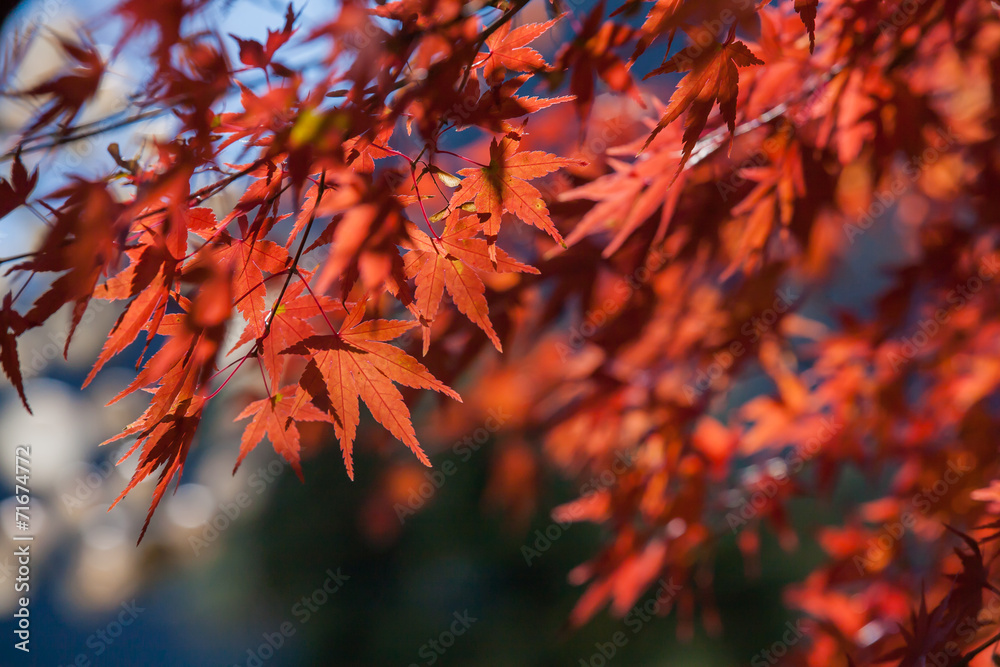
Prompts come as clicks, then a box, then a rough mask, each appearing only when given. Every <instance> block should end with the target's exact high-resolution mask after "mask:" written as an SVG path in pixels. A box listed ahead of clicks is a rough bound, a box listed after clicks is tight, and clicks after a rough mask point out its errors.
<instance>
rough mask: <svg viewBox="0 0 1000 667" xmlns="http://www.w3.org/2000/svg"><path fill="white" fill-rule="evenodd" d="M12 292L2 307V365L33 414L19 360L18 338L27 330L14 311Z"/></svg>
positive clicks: (25, 406) (5, 298) (6, 297)
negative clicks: (29, 405)
mask: <svg viewBox="0 0 1000 667" xmlns="http://www.w3.org/2000/svg"><path fill="white" fill-rule="evenodd" d="M11 296H12V295H11V294H10V292H8V293H7V294H5V295H4V298H3V307H0V365H2V366H3V372H4V373H5V374H6V375H7V377H8V378H9V379H10V381H11V384H13V385H14V388H15V389H17V395H18V396H20V397H21V403H23V404H24V409H25V410H27V411H28V412H31V408H30V407H28V399H27V397H26V396H25V395H24V380H23V378H22V377H21V363H20V361H18V358H17V336H18V335H19V334H20V333H21V332H22V331H24V330H25V329H26V328H27V323H26V322H25V321H24V318H22V317H21V315H20V314H19V313H18V312H17V311H16V310H14V308H13V303H12V298H11Z"/></svg>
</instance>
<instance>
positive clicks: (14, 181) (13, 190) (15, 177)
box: [0, 150, 38, 218]
mask: <svg viewBox="0 0 1000 667" xmlns="http://www.w3.org/2000/svg"><path fill="white" fill-rule="evenodd" d="M36 183H38V169H35V170H34V171H33V172H31V176H28V170H27V169H25V167H24V163H23V162H22V161H21V151H20V150H18V151H17V152H16V153H15V154H14V162H13V164H12V165H11V168H10V180H9V181H7V180H4V179H2V178H0V218H2V217H4V216H5V215H7V214H8V213H10V212H11V211H13V210H14V209H15V208H17V207H18V206H21V205H23V204H24V203H25V202H26V201H28V195H30V194H31V191H32V190H34V189H35V184H36Z"/></svg>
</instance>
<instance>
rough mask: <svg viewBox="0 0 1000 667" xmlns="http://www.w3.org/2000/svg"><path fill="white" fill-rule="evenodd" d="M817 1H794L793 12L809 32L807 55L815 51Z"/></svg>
mask: <svg viewBox="0 0 1000 667" xmlns="http://www.w3.org/2000/svg"><path fill="white" fill-rule="evenodd" d="M818 7H819V0H795V11H796V12H798V15H799V16H800V17H801V18H802V24H803V25H805V27H806V30H808V31H809V53H812V52H813V51H815V50H816V10H817V8H818Z"/></svg>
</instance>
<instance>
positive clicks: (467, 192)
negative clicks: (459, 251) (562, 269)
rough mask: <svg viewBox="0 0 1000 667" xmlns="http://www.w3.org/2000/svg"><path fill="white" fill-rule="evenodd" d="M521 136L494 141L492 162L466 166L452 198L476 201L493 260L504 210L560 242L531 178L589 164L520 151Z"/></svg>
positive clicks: (511, 134) (457, 203)
mask: <svg viewBox="0 0 1000 667" xmlns="http://www.w3.org/2000/svg"><path fill="white" fill-rule="evenodd" d="M520 143H521V135H520V134H518V133H517V132H514V131H511V132H508V133H507V134H506V135H504V137H503V138H502V139H500V140H499V141H498V140H497V139H493V141H492V142H491V143H490V163H489V164H488V165H486V166H485V167H482V168H478V169H462V170H461V171H459V172H458V173H459V175H460V176H462V177H463V179H464V180H463V181H462V184H461V185H460V186H459V188H458V190H457V191H455V194H453V195H452V197H451V202H450V204H449V205H450V206H452V207H453V208H457V207H460V206H462V205H463V204H466V203H469V202H472V203H473V205H474V206H475V210H476V213H477V214H478V215H479V216H480V218H481V220H482V221H483V230H484V232H485V233H486V238H487V241H488V242H489V252H490V259H492V260H495V259H496V250H495V247H494V246H495V244H496V237H497V234H499V233H500V222H501V219H502V217H503V213H504V212H505V211H506V212H509V213H512V214H513V215H514V216H515V217H516V218H518V219H519V220H521V221H522V222H524V223H526V224H529V225H533V226H535V227H538V228H539V229H541V230H543V231H545V232H546V233H547V234H548V235H549V236H551V237H552V238H553V239H555V240H556V241H557V242H558V243H562V242H563V238H562V235H561V234H560V233H559V231H558V230H557V229H556V228H555V225H554V224H553V223H552V218H550V217H549V210H548V208H547V207H546V206H545V201H544V200H543V199H542V193H540V192H539V191H538V190H537V189H536V188H535V187H534V186H533V185H531V184H530V183H528V181H531V180H534V179H536V178H541V177H542V176H545V175H546V174H550V173H552V172H554V171H557V170H558V169H562V168H563V167H569V166H573V165H583V164H585V163H584V162H583V161H582V160H573V159H567V158H561V157H557V156H555V155H550V154H549V153H544V152H542V151H525V152H518V149H519V147H520Z"/></svg>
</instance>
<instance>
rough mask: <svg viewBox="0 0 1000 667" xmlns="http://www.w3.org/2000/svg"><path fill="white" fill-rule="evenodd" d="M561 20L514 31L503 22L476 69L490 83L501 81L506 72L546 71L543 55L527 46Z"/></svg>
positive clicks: (489, 38)
mask: <svg viewBox="0 0 1000 667" xmlns="http://www.w3.org/2000/svg"><path fill="white" fill-rule="evenodd" d="M561 18H562V16H557V17H556V18H554V19H551V20H549V21H546V22H545V23H529V24H527V25H522V26H520V27H517V28H514V29H513V30H512V29H511V26H510V23H504V24H503V25H502V26H501V27H500V29H499V30H497V31H496V32H494V33H493V34H492V35H490V36H489V37H488V38H487V39H486V47H487V49H488V52H487V53H486V54H483V55H481V57H480V58H479V59H477V61H476V62H475V64H474V67H476V68H479V67H482V68H483V75H484V76H485V77H486V80H487V81H491V82H499V81H502V80H503V77H504V73H505V70H510V71H512V72H534V71H539V70H543V69H545V68H546V67H548V65H547V64H546V63H545V59H544V58H543V57H542V54H540V53H539V52H538V51H536V50H535V49H533V48H531V47H530V46H528V44H530V43H531V42H533V41H535V40H536V39H538V38H539V37H541V36H542V35H544V34H545V33H546V32H548V31H549V29H550V28H551V27H552V26H554V25H555V24H556V23H557V22H558V21H559V19H561Z"/></svg>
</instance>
